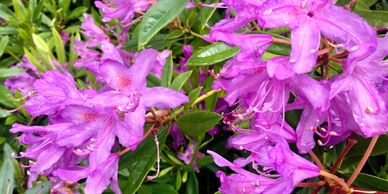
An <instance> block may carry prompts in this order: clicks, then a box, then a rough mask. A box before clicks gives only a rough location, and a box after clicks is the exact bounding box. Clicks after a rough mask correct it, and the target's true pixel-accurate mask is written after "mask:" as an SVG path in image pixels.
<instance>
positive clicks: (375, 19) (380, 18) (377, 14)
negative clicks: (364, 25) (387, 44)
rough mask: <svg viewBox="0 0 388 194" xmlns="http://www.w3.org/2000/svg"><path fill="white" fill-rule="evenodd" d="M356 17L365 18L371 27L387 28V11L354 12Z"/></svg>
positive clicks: (364, 10)
mask: <svg viewBox="0 0 388 194" xmlns="http://www.w3.org/2000/svg"><path fill="white" fill-rule="evenodd" d="M355 11H356V13H357V14H358V15H360V16H361V17H363V18H365V19H366V20H367V21H368V23H369V24H371V25H372V26H387V25H388V20H387V18H388V11H376V10H374V11H371V10H366V9H361V10H355Z"/></svg>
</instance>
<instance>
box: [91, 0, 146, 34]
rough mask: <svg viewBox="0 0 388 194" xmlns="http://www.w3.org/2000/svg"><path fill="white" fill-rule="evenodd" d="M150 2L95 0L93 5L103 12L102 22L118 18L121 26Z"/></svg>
mask: <svg viewBox="0 0 388 194" xmlns="http://www.w3.org/2000/svg"><path fill="white" fill-rule="evenodd" d="M151 3H152V1H151V0H105V3H103V2H101V1H96V2H95V5H96V7H98V8H100V9H101V11H102V13H103V19H102V21H103V22H109V21H111V20H113V19H118V21H119V23H120V24H121V25H122V26H124V27H128V26H130V25H131V22H132V18H133V17H134V16H135V14H136V13H137V12H144V11H145V10H147V9H148V8H149V7H150V5H151Z"/></svg>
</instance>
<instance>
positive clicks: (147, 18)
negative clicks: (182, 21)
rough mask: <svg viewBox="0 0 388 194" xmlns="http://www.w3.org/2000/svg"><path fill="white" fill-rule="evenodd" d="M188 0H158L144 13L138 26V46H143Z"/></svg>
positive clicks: (176, 14)
mask: <svg viewBox="0 0 388 194" xmlns="http://www.w3.org/2000/svg"><path fill="white" fill-rule="evenodd" d="M187 3H188V0H159V1H158V2H157V3H155V4H154V5H153V6H152V7H151V8H150V9H148V11H147V12H146V13H145V14H144V18H143V20H142V21H141V23H140V26H139V37H138V38H139V39H138V47H139V48H143V47H144V46H145V45H146V44H147V43H148V41H150V40H151V38H152V37H153V36H155V35H156V34H157V33H158V32H159V31H160V30H161V29H162V28H163V27H164V26H166V25H167V24H169V23H170V22H171V21H172V20H174V18H176V17H177V16H178V15H179V14H180V13H181V12H182V11H183V10H184V9H185V6H186V4H187Z"/></svg>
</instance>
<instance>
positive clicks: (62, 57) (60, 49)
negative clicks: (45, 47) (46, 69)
mask: <svg viewBox="0 0 388 194" xmlns="http://www.w3.org/2000/svg"><path fill="white" fill-rule="evenodd" d="M51 32H52V34H53V41H54V47H55V51H56V53H57V57H58V61H59V63H60V64H62V65H63V64H65V63H66V53H65V44H64V43H63V41H62V38H61V35H59V33H58V31H57V30H56V29H55V28H52V30H51Z"/></svg>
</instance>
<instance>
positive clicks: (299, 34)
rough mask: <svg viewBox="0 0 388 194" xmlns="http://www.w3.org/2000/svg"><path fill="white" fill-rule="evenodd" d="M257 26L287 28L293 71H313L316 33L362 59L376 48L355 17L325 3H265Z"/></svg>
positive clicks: (369, 31) (364, 24)
mask: <svg viewBox="0 0 388 194" xmlns="http://www.w3.org/2000/svg"><path fill="white" fill-rule="evenodd" d="M258 17H259V21H260V24H261V25H262V26H264V27H268V28H277V27H281V26H288V27H290V28H291V43H292V50H291V56H290V58H291V59H290V61H291V65H292V66H293V70H294V71H295V72H296V73H298V74H301V73H306V72H309V71H311V70H312V69H313V68H314V65H315V63H316V60H317V56H318V49H319V45H320V33H322V34H323V35H325V36H326V37H328V38H329V39H332V40H334V41H336V42H338V43H339V44H338V45H337V46H338V47H342V48H345V49H347V50H348V51H350V52H351V55H352V56H355V57H360V58H365V57H366V56H367V55H369V54H370V53H371V52H373V50H374V49H375V47H376V43H377V41H376V32H375V30H374V29H373V28H372V27H371V26H369V25H368V23H367V22H366V21H364V20H363V19H362V18H361V17H359V16H358V15H356V14H354V13H352V12H349V11H347V10H345V9H343V8H341V7H337V6H335V5H333V3H332V2H331V1H328V0H319V1H312V0H307V1H306V0H297V1H291V0H286V1H283V0H282V1H280V0H268V1H266V2H265V3H264V4H263V5H262V6H261V7H260V11H259V15H258Z"/></svg>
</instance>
